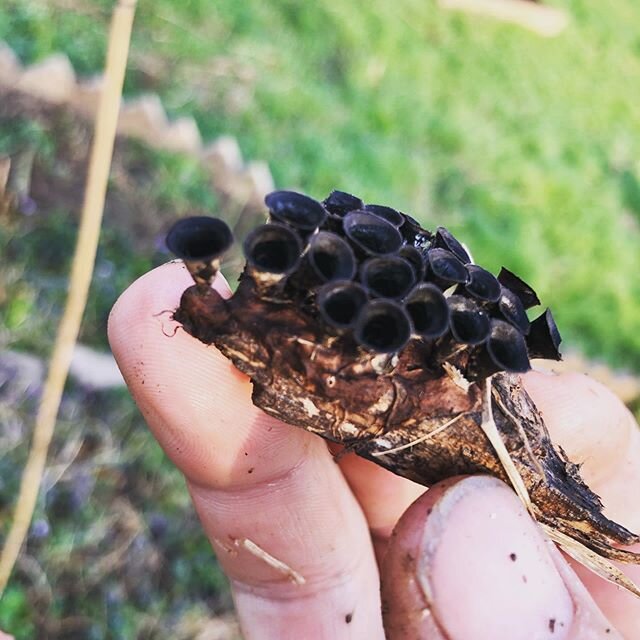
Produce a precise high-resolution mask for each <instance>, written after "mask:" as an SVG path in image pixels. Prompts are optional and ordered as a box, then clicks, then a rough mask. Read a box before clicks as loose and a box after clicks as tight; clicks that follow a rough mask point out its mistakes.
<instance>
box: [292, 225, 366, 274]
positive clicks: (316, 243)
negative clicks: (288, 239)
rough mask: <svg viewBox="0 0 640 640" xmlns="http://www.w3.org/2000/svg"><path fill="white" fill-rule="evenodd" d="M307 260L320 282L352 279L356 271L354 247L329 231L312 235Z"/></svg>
mask: <svg viewBox="0 0 640 640" xmlns="http://www.w3.org/2000/svg"><path fill="white" fill-rule="evenodd" d="M305 260H306V262H307V263H308V264H309V266H310V267H311V269H312V270H313V273H314V275H315V276H316V277H317V278H318V279H319V281H320V282H330V281H332V280H351V278H353V276H354V275H355V272H356V258H355V255H354V254H353V249H352V248H351V247H350V246H349V243H348V242H347V241H346V240H344V239H343V238H341V237H340V236H339V235H336V234H335V233H331V232H329V231H319V232H318V233H316V234H314V235H313V236H311V240H310V241H309V248H308V250H307V253H306V255H305Z"/></svg>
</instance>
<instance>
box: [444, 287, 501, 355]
mask: <svg viewBox="0 0 640 640" xmlns="http://www.w3.org/2000/svg"><path fill="white" fill-rule="evenodd" d="M447 304H448V305H449V311H450V313H451V316H450V317H451V321H450V326H451V333H452V335H453V337H454V338H455V339H456V340H457V341H458V342H461V343H463V344H471V345H474V344H482V343H483V342H484V341H485V340H486V339H487V338H488V337H489V331H490V329H491V323H490V319H489V316H488V315H487V314H486V313H485V312H484V311H483V310H482V309H481V308H480V307H479V306H478V305H477V304H476V303H475V302H474V301H473V300H470V299H469V298H465V297H464V296H459V295H453V296H449V298H447Z"/></svg>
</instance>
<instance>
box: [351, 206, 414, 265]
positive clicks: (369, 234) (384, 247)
mask: <svg viewBox="0 0 640 640" xmlns="http://www.w3.org/2000/svg"><path fill="white" fill-rule="evenodd" d="M343 229H344V233H345V235H346V236H347V238H349V240H350V241H351V243H352V244H353V245H354V247H356V248H357V249H358V250H359V251H360V253H361V254H364V255H370V256H377V255H380V256H383V255H390V254H392V253H396V251H398V249H400V247H401V246H402V236H401V235H400V232H399V231H398V229H396V227H394V226H393V225H392V224H391V223H390V222H387V221H386V220H384V219H382V218H380V217H379V216H376V215H375V214H373V213H370V212H368V211H351V212H350V213H348V214H347V215H346V216H345V218H344V220H343Z"/></svg>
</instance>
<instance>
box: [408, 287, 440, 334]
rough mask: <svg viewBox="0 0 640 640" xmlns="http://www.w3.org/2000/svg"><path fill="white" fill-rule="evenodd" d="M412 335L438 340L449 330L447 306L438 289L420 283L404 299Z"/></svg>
mask: <svg viewBox="0 0 640 640" xmlns="http://www.w3.org/2000/svg"><path fill="white" fill-rule="evenodd" d="M404 308H405V310H406V311H407V313H408V314H409V317H410V318H411V324H412V326H413V333H414V334H416V335H418V336H420V337H422V338H426V339H430V340H431V339H435V338H439V337H440V336H441V335H444V334H445V333H446V331H447V329H448V328H449V305H448V304H447V299H446V298H445V297H444V295H443V293H442V291H440V289H438V287H436V286H434V285H432V284H428V283H425V282H423V283H420V284H418V285H416V286H415V287H414V288H413V289H412V290H411V292H410V293H409V295H408V296H407V297H406V298H405V301H404Z"/></svg>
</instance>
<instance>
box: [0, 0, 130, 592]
mask: <svg viewBox="0 0 640 640" xmlns="http://www.w3.org/2000/svg"><path fill="white" fill-rule="evenodd" d="M135 6H136V0H120V2H119V3H118V4H117V5H116V7H115V8H114V10H113V16H112V20H111V31H110V34H109V45H108V50H107V61H106V67H105V85H104V91H103V93H102V96H101V98H100V106H99V108H98V114H97V117H96V125H95V137H94V141H93V146H92V149H91V159H90V161H89V173H88V176H87V185H86V190H85V198H84V204H83V208H82V218H81V220H80V229H79V231H78V239H77V241H76V250H75V254H74V258H73V265H72V267H71V276H70V279H69V290H68V294H67V302H66V305H65V309H64V314H63V316H62V320H61V321H60V325H59V327H58V334H57V336H56V342H55V345H54V349H53V354H52V356H51V363H50V365H49V374H48V377H47V381H46V384H45V387H44V392H43V396H42V401H41V403H40V408H39V411H38V415H37V416H36V421H35V427H34V432H33V442H32V444H31V450H30V451H29V457H28V459H27V463H26V465H25V468H24V471H23V473H22V480H21V483H20V493H19V494H18V500H17V503H16V508H15V512H14V516H13V521H12V523H11V528H10V529H9V533H8V535H7V539H6V542H5V545H4V548H3V550H2V555H1V556H0V596H1V595H2V593H3V591H4V588H5V587H6V585H7V582H8V580H9V577H10V575H11V572H12V570H13V567H14V565H15V562H16V558H17V557H18V554H19V553H20V548H21V547H22V543H23V542H24V539H25V537H26V534H27V531H28V529H29V523H30V522H31V518H32V516H33V510H34V508H35V504H36V500H37V498H38V490H39V487H40V482H41V480H42V474H43V471H44V467H45V464H46V460H47V451H48V448H49V443H50V442H51V438H52V436H53V431H54V427H55V421H56V415H57V413H58V409H59V407H60V400H61V398H62V392H63V389H64V384H65V381H66V378H67V374H68V371H69V366H70V363H71V357H72V354H73V348H74V346H75V343H76V339H77V337H78V332H79V331H80V323H81V321H82V315H83V312H84V308H85V305H86V301H87V296H88V293H89V285H90V284H91V276H92V273H93V266H94V262H95V256H96V250H97V246H98V239H99V237H100V224H101V222H102V212H103V209H104V200H105V195H106V190H107V181H108V178H109V168H110V165H111V156H112V154H113V143H114V139H115V134H116V125H117V122H118V111H119V108H120V100H121V96H122V84H123V81H124V73H125V67H126V62H127V56H128V52H129V42H130V40H131V29H132V26H133V17H134V13H135Z"/></svg>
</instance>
